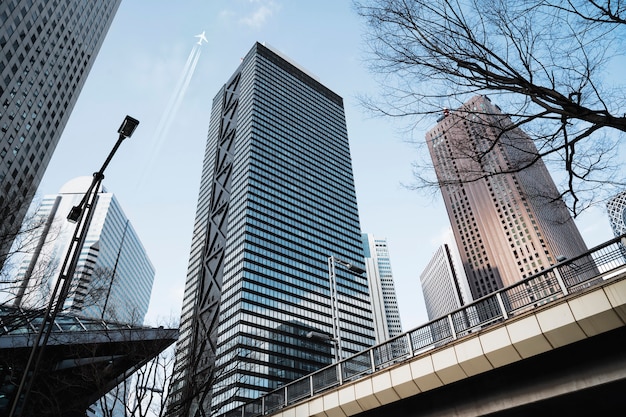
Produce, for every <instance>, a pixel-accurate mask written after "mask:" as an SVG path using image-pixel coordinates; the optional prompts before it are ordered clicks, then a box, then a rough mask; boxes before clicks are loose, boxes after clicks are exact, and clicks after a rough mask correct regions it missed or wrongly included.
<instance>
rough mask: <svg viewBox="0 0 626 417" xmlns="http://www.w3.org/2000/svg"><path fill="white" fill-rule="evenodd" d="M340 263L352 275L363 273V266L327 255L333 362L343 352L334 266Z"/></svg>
mask: <svg viewBox="0 0 626 417" xmlns="http://www.w3.org/2000/svg"><path fill="white" fill-rule="evenodd" d="M337 265H341V266H343V267H344V268H345V269H347V270H348V271H350V272H352V273H354V275H362V274H364V273H365V270H364V269H363V268H359V267H358V266H356V265H353V264H351V263H349V262H346V261H342V260H341V259H337V258H335V257H334V256H329V257H328V280H329V284H330V309H331V314H332V320H333V341H334V343H335V346H336V349H335V362H339V361H340V360H342V359H343V358H342V356H343V352H342V348H341V327H340V324H339V299H338V295H337V271H336V266H337Z"/></svg>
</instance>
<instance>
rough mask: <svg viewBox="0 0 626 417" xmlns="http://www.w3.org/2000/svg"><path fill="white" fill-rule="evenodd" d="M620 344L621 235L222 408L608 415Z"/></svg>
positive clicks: (281, 416) (277, 412) (623, 377)
mask: <svg viewBox="0 0 626 417" xmlns="http://www.w3.org/2000/svg"><path fill="white" fill-rule="evenodd" d="M624 346H626V236H621V237H620V238H616V239H613V240H611V241H609V242H606V243H605V244H603V245H600V246H598V247H596V248H593V249H592V250H590V251H589V252H587V253H585V254H582V255H580V256H579V257H577V258H575V259H570V260H565V261H563V262H560V263H558V264H557V265H554V266H552V267H551V268H549V269H546V270H544V271H542V272H541V273H540V274H537V275H534V276H532V277H529V278H527V279H525V280H523V281H521V282H519V283H516V284H515V285H512V286H510V287H507V288H504V289H502V290H500V291H498V292H496V293H494V294H491V295H489V296H487V297H484V298H482V299H480V300H477V301H475V302H474V303H472V304H470V305H467V306H465V307H463V308H461V309H458V310H456V311H454V312H452V313H450V314H449V315H447V316H445V317H442V318H439V319H436V320H433V321H431V322H429V323H426V324H425V325H423V326H420V327H418V328H417V329H414V330H412V331H409V332H407V333H405V334H403V335H400V336H398V337H396V338H394V339H391V340H389V341H387V342H385V343H383V344H380V345H377V346H374V347H372V348H370V349H368V350H366V351H363V352H361V353H359V354H356V355H354V356H352V357H350V358H347V359H345V360H343V361H341V362H339V363H337V364H333V365H331V366H329V367H326V368H324V369H321V370H319V371H317V372H315V373H313V374H311V375H308V376H306V377H304V378H301V379H299V380H296V381H294V382H292V383H290V384H288V385H285V386H283V387H281V388H279V389H278V390H275V391H272V392H270V393H268V394H266V395H265V396H263V397H261V398H259V399H257V400H255V401H253V402H251V403H248V404H245V405H243V406H240V407H238V408H236V409H234V410H231V411H229V412H228V413H226V414H224V416H225V417H235V416H236V417H257V416H276V417H310V416H314V417H348V416H356V415H359V416H362V417H366V416H379V415H382V414H383V413H386V414H389V415H393V416H418V415H420V416H435V415H437V416H440V415H453V416H478V415H494V416H518V415H519V416H523V415H528V414H532V413H537V412H540V414H542V415H546V414H548V413H549V412H555V413H556V412H558V413H559V414H562V412H563V410H564V407H570V408H571V410H570V411H576V408H577V407H579V406H580V404H584V405H591V406H592V409H594V410H595V412H596V414H600V415H604V414H611V413H613V412H614V411H615V409H621V408H623V401H624V397H623V395H624V392H626V349H625V348H624ZM620 402H621V403H622V404H621V405H620V404H619V403H620ZM571 414H572V413H571V412H570V415H571Z"/></svg>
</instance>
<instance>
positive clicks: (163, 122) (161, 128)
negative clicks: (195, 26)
mask: <svg viewBox="0 0 626 417" xmlns="http://www.w3.org/2000/svg"><path fill="white" fill-rule="evenodd" d="M195 37H199V38H200V40H199V41H198V42H196V43H195V44H194V46H193V48H192V49H191V53H190V54H189V57H188V58H187V61H186V62H185V66H184V67H183V70H182V72H181V75H180V77H179V79H178V82H177V83H176V87H175V88H174V93H173V94H172V96H171V97H170V99H169V101H168V104H167V106H166V108H165V110H164V112H163V114H162V115H161V118H160V119H159V124H158V125H157V128H156V131H155V133H154V135H153V146H152V147H151V152H150V157H149V158H148V160H147V162H146V164H145V166H144V168H143V170H142V173H141V175H140V179H139V181H138V182H137V188H139V186H140V185H141V184H143V182H144V181H145V178H146V176H147V174H148V171H149V170H150V168H151V166H152V165H153V164H154V161H155V160H156V158H157V155H158V154H159V152H160V150H161V148H162V147H163V143H164V142H165V139H166V137H167V135H168V133H169V130H170V128H171V127H172V123H173V122H174V119H175V117H176V114H177V113H178V109H179V108H180V105H181V104H182V101H183V98H184V97H185V93H186V92H187V89H188V88H189V83H190V82H191V78H192V77H193V74H194V72H195V69H196V66H197V64H198V60H199V59H200V53H201V45H202V43H201V42H202V41H205V42H208V41H207V39H206V37H205V36H204V32H202V33H201V34H200V35H196V36H195Z"/></svg>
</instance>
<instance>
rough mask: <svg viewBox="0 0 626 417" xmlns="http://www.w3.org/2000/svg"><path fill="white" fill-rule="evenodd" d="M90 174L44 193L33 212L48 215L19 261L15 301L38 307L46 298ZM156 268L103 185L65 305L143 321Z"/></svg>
mask: <svg viewBox="0 0 626 417" xmlns="http://www.w3.org/2000/svg"><path fill="white" fill-rule="evenodd" d="M91 181H92V178H91V177H79V178H75V179H74V180H72V181H69V182H68V183H66V184H65V185H64V186H63V187H62V188H61V190H60V191H59V193H58V194H56V195H47V196H45V197H44V198H43V200H42V202H41V206H40V207H39V209H38V211H37V216H41V217H42V219H45V220H46V223H45V226H44V227H41V228H39V229H38V230H37V231H36V233H38V237H37V238H36V239H34V241H35V242H36V244H37V247H36V248H33V250H32V251H29V255H27V257H26V258H25V259H24V260H23V262H22V263H21V266H20V269H19V271H18V276H17V278H18V280H17V282H19V283H20V286H19V289H18V290H17V292H16V298H15V302H14V304H15V305H17V306H24V307H41V306H43V305H45V303H47V302H48V296H49V294H50V292H51V290H52V288H54V285H55V283H56V279H57V277H58V276H59V273H60V269H61V266H62V264H63V261H64V259H65V256H66V254H67V251H68V247H69V245H70V243H71V240H72V237H73V234H74V230H75V227H76V224H75V223H71V222H69V221H68V220H67V215H68V213H69V212H70V210H71V208H72V207H73V206H76V205H78V204H79V203H80V201H81V199H82V198H83V196H84V194H85V191H86V190H87V188H88V187H89V185H90V184H91ZM154 274H155V270H154V267H153V266H152V263H151V262H150V259H148V255H147V254H146V251H145V249H144V247H143V245H142V244H141V242H140V240H139V238H138V236H137V234H136V233H135V230H134V229H133V227H132V225H131V223H130V221H129V220H128V218H127V217H126V215H125V214H124V212H123V211H122V208H121V206H120V204H119V202H118V201H117V199H116V198H115V196H114V195H113V194H112V193H110V192H108V191H107V190H106V189H105V188H104V187H102V188H101V189H100V191H99V193H98V199H97V201H96V204H95V207H94V209H93V217H92V219H91V222H90V224H89V228H88V232H87V236H86V238H85V242H84V244H83V246H82V248H81V250H80V257H79V260H78V264H77V267H76V272H75V274H74V277H73V281H72V284H71V286H70V290H69V293H68V295H67V298H66V300H65V304H64V310H65V311H69V312H72V313H75V314H79V315H82V316H87V317H93V318H102V319H104V320H109V321H116V322H126V323H142V322H143V320H144V316H145V314H146V312H147V310H148V304H149V301H150V293H151V292H152V284H153V281H154Z"/></svg>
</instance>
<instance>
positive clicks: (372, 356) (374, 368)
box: [370, 348, 376, 373]
mask: <svg viewBox="0 0 626 417" xmlns="http://www.w3.org/2000/svg"><path fill="white" fill-rule="evenodd" d="M370 365H372V373H374V372H376V360H375V359H374V348H370Z"/></svg>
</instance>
